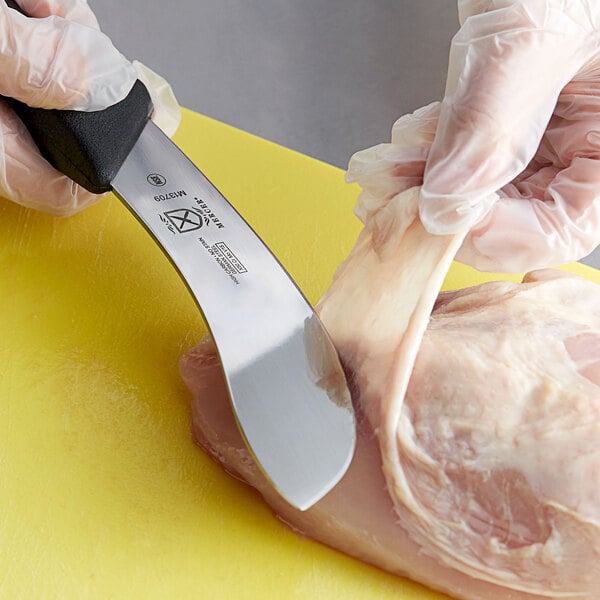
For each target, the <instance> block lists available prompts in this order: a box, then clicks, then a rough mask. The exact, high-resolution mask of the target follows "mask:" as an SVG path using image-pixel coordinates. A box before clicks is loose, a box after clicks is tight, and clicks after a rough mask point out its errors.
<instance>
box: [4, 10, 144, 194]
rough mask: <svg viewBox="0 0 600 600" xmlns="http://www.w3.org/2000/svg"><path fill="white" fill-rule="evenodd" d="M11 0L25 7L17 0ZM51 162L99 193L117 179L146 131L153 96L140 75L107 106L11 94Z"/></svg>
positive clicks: (17, 111) (34, 138) (10, 100)
mask: <svg viewBox="0 0 600 600" xmlns="http://www.w3.org/2000/svg"><path fill="white" fill-rule="evenodd" d="M7 5H8V6H9V7H10V8H14V9H15V10H18V11H19V12H21V13H22V12H23V11H22V10H21V9H20V8H19V7H18V6H17V5H16V4H15V3H14V2H13V1H12V0H7ZM6 101H7V102H8V103H9V105H10V106H11V108H12V109H13V110H14V111H15V112H16V113H17V115H18V116H19V118H20V119H21V120H22V121H23V123H24V124H25V126H26V127H27V129H29V132H30V133H31V136H32V137H33V140H34V141H35V143H36V144H37V146H38V148H39V149H40V152H41V153H42V155H43V156H44V158H45V159H46V160H48V162H50V164H51V165H52V166H53V167H55V168H56V169H58V170H59V171H61V172H62V173H64V174H65V175H67V176H68V177H70V178H71V179H72V180H73V181H75V182H76V183H78V184H79V185H81V186H83V187H84V188H85V189H87V190H89V191H90V192H92V193H94V194H101V193H103V192H108V191H110V190H111V182H112V180H113V179H114V177H115V175H116V174H117V173H118V171H119V169H120V168H121V165H122V164H123V162H124V161H125V159H126V158H127V155H128V154H129V152H130V151H131V149H132V148H133V146H134V144H135V142H136V141H137V139H138V137H139V136H140V134H141V133H142V130H143V128H144V126H145V125H146V123H147V121H148V119H149V118H150V114H151V113H152V100H151V99H150V94H149V93H148V90H147V89H146V87H145V86H144V84H143V83H142V82H141V81H139V80H137V81H136V82H135V84H134V86H133V87H132V89H131V91H130V92H129V94H128V95H127V96H126V97H125V98H124V99H123V100H121V101H120V102H118V103H117V104H114V105H113V106H109V107H108V108H106V109H104V110H99V111H94V112H83V111H76V110H46V109H42V108H32V107H30V106H27V105H26V104H23V103H22V102H19V101H17V100H14V99H12V98H6Z"/></svg>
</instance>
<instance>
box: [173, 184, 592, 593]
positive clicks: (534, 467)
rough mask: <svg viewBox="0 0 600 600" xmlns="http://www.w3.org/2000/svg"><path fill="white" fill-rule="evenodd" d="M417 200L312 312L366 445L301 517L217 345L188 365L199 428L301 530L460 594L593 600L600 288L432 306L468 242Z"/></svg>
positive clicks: (456, 294)
mask: <svg viewBox="0 0 600 600" xmlns="http://www.w3.org/2000/svg"><path fill="white" fill-rule="evenodd" d="M417 199H418V189H417V188H412V189H409V190H407V191H404V192H402V193H400V194H398V195H397V196H396V197H394V198H393V199H392V200H391V201H389V202H388V203H386V204H385V206H383V207H381V208H380V209H378V210H377V211H375V212H374V214H372V215H370V217H369V219H368V220H367V222H366V225H365V228H364V230H363V232H362V233H361V236H360V237H359V240H358V241H357V243H356V245H355V247H354V249H353V250H352V252H351V254H350V256H349V257H348V259H347V260H346V261H345V262H344V263H343V264H342V266H341V267H340V268H339V270H338V273H337V274H336V277H335V280H334V282H333V285H332V286H331V288H330V289H329V290H328V291H327V293H326V294H325V296H324V297H323V299H322V301H321V303H320V305H319V307H318V310H319V313H320V316H321V318H322V320H323V322H324V323H325V325H326V327H327V328H328V330H329V332H330V334H331V336H332V339H333V340H334V343H335V344H336V347H337V349H338V351H339V354H340V357H341V360H342V362H343V364H344V366H345V369H346V371H347V373H348V376H349V382H350V387H351V392H352V397H353V402H354V404H355V408H356V411H357V422H358V442H357V448H356V452H355V456H354V458H353V461H352V464H351V466H350V468H349V470H348V472H347V473H346V475H345V476H344V478H343V479H342V480H341V482H340V483H339V484H338V485H337V486H336V487H335V488H334V489H333V490H332V491H331V492H330V493H329V494H328V495H327V496H326V497H325V498H323V499H322V500H321V501H320V502H319V503H317V504H316V505H315V506H314V507H312V508H311V509H309V510H308V511H305V512H300V511H298V510H296V509H294V508H293V507H291V506H290V505H288V504H287V503H286V502H285V501H284V500H283V499H281V498H280V497H279V496H278V495H277V493H276V492H275V491H274V490H273V489H272V488H271V486H270V484H269V483H268V482H267V481H266V479H265V478H264V477H263V475H262V474H261V472H260V470H259V469H258V468H257V466H256V465H255V464H254V462H253V461H252V458H251V456H250V454H249V453H248V451H247V450H246V447H245V445H244V443H243V441H242V438H241V436H240V434H239V432H238V429H237V427H236V424H235V420H234V418H233V415H232V413H231V409H230V405H229V401H228V397H227V392H226V388H225V384H224V381H223V376H222V373H221V369H220V364H219V361H218V357H217V354H216V351H215V349H214V346H213V345H212V343H211V341H210V340H208V339H207V340H205V341H203V343H201V345H200V346H199V347H198V348H196V349H194V350H192V351H191V352H189V353H188V354H187V355H186V356H185V357H184V358H183V359H182V363H181V372H182V375H183V377H184V380H185V381H186V383H187V384H188V386H189V387H190V389H191V390H192V392H193V430H194V434H195V437H196V439H197V441H198V442H199V444H200V445H201V446H203V447H204V448H205V449H206V450H207V451H208V452H209V453H210V454H211V455H212V456H214V457H215V458H216V459H217V460H219V461H220V462H221V463H222V464H223V466H224V467H225V469H227V470H228V471H229V472H230V473H232V474H233V475H235V476H237V477H239V478H241V479H243V480H244V481H246V482H248V483H249V484H250V485H252V486H254V487H255V488H257V489H258V490H259V491H260V493H261V494H262V495H263V496H264V498H265V500H266V501H267V502H268V503H269V504H270V505H271V506H272V507H273V508H274V510H275V511H276V513H277V514H278V515H279V516H280V517H281V518H282V519H283V520H284V521H285V522H287V523H288V524H289V525H290V526H291V527H293V528H294V529H296V530H298V531H300V532H302V533H304V534H306V535H308V536H310V537H312V538H314V539H316V540H319V541H321V542H323V543H325V544H328V545H330V546H332V547H334V548H337V549H339V550H341V551H343V552H345V553H347V554H350V555H352V556H355V557H357V558H358V559H360V560H363V561H366V562H369V563H371V564H374V565H377V566H379V567H381V568H383V569H385V570H388V571H391V572H393V573H397V574H400V575H404V576H408V577H410V578H412V579H414V580H416V581H419V582H421V583H424V584H425V585H427V586H429V587H431V588H433V589H436V590H440V591H443V592H446V593H448V594H450V595H452V596H454V597H456V598H463V599H469V600H474V599H482V600H483V599H485V600H500V599H502V600H505V599H508V598H510V599H512V600H534V599H538V600H541V599H547V598H567V599H572V600H575V599H580V600H581V599H585V600H597V599H600V387H599V385H600V287H599V286H597V285H596V284H594V283H591V282H589V281H587V280H584V279H581V278H579V277H576V276H572V275H568V274H565V273H563V272H561V271H552V270H544V271H536V272H533V273H530V274H528V275H527V276H526V277H525V279H524V280H523V282H522V283H521V284H516V283H510V282H493V283H486V284H483V285H480V286H477V287H473V288H468V289H465V290H458V291H453V292H443V293H439V289H440V287H441V283H442V281H443V278H444V276H445V274H446V272H447V270H448V267H449V265H450V263H451V261H452V259H453V257H454V255H455V253H456V251H457V250H458V248H459V247H460V244H461V242H462V239H463V237H464V236H462V235H455V236H431V235H430V234H428V233H427V232H426V231H425V230H424V229H423V227H422V226H421V224H420V221H419V217H418V210H417Z"/></svg>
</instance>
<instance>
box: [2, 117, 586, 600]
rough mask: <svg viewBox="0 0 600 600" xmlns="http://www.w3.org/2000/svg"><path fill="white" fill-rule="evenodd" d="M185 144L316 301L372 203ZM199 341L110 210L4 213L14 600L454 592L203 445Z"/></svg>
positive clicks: (5, 451)
mask: <svg viewBox="0 0 600 600" xmlns="http://www.w3.org/2000/svg"><path fill="white" fill-rule="evenodd" d="M176 141H177V142H178V143H179V144H180V146H181V147H182V148H183V150H184V151H185V152H186V153H187V154H188V155H189V156H190V157H191V158H192V159H193V160H194V161H195V162H196V163H197V164H198V165H200V166H201V168H203V170H204V171H205V172H206V174H207V175H208V176H209V178H211V179H212V180H213V182H214V183H215V184H216V185H217V187H219V188H220V189H221V191H222V192H223V193H224V194H225V195H226V196H227V197H228V198H229V199H230V200H231V201H232V202H233V203H234V204H235V205H236V206H237V207H238V209H239V210H240V211H241V213H242V214H243V215H244V216H245V217H246V218H247V219H248V220H249V221H250V223H251V224H252V225H253V226H254V227H255V228H256V230H257V231H258V232H259V233H260V234H261V235H262V236H263V238H264V239H265V241H266V242H267V243H268V244H269V246H270V247H271V248H272V249H273V250H274V252H275V253H276V254H277V256H278V257H279V258H280V259H281V261H282V262H283V263H284V265H285V266H286V267H287V268H288V269H289V271H290V272H291V274H292V275H293V277H294V278H295V279H296V280H297V282H298V283H299V285H300V286H301V288H302V289H303V290H304V291H305V293H306V294H307V296H308V297H309V299H311V300H312V301H316V300H317V299H318V298H319V296H320V295H321V294H322V292H323V291H324V290H325V289H326V287H327V286H328V285H329V282H330V280H331V277H332V274H333V272H334V270H335V267H336V266H337V265H338V264H339V262H340V261H341V260H342V259H343V258H344V256H345V255H346V254H347V252H348V251H349V249H350V247H351V246H352V244H353V242H354V239H355V237H356V235H357V233H358V231H359V229H360V226H359V223H358V221H357V220H356V219H355V217H354V216H353V214H352V209H353V206H354V203H355V199H356V195H357V193H358V189H357V188H356V187H354V186H347V185H346V184H344V182H343V173H342V171H340V170H339V169H336V168H334V167H331V166H329V165H326V164H323V163H320V162H318V161H316V160H313V159H310V158H307V157H305V156H302V155H300V154H297V153H295V152H292V151H290V150H287V149H285V148H281V147H279V146H276V145H275V144H272V143H270V142H267V141H264V140H261V139H258V138H256V137H253V136H251V135H249V134H246V133H243V132H240V131H238V130H236V129H233V128H231V127H229V126H226V125H223V124H221V123H218V122H215V121H213V120H210V119H208V118H206V117H203V116H200V115H197V114H194V113H192V112H189V111H184V116H183V122H182V125H181V128H180V131H179V133H178V134H177V136H176ZM573 268H575V269H577V270H578V271H579V272H581V273H583V274H586V275H588V276H590V277H594V278H596V279H597V280H598V274H597V272H596V271H594V270H592V269H588V268H585V267H582V266H579V265H577V266H576V267H573ZM488 278H489V277H488ZM481 280H483V277H482V276H481V275H480V274H477V273H475V272H474V271H472V270H470V269H467V268H466V267H458V266H456V267H455V268H454V270H453V272H452V274H451V276H450V278H449V283H448V285H449V287H458V286H463V285H468V284H473V283H476V282H478V281H481ZM204 331H205V328H204V325H203V323H202V321H201V318H200V316H199V313H198V311H197V309H196V307H195V305H194V303H193V302H192V300H191V298H190V297H189V296H188V293H187V291H186V288H185V287H184V285H183V284H182V283H181V281H180V280H179V278H178V276H177V275H176V274H175V271H174V270H173V268H172V267H171V265H170V264H169V262H168V261H167V260H166V259H165V258H164V256H163V255H162V253H161V252H160V250H159V249H158V248H157V247H156V246H155V245H154V243H153V242H152V241H151V240H150V238H149V236H148V235H147V234H146V233H145V232H144V231H143V230H142V228H141V227H140V226H139V225H138V224H137V222H136V221H135V220H134V218H133V217H132V216H130V214H129V213H128V212H127V210H126V209H124V208H123V207H122V206H121V204H120V203H119V202H118V200H116V199H115V198H114V197H112V196H110V197H108V198H107V199H105V200H103V201H102V202H100V203H99V204H97V205H96V206H94V207H92V208H90V209H88V210H86V211H85V212H84V213H82V214H80V215H77V216H75V217H72V218H69V219H55V218H52V217H49V216H46V215H43V214H40V213H36V212H34V211H31V210H26V209H23V208H20V207H18V206H16V205H14V204H11V203H10V202H7V201H5V200H0V598H2V599H11V600H18V599H21V598H23V599H36V600H38V599H54V598H56V599H67V600H70V599H87V598H94V599H96V598H98V599H106V598H113V599H121V598H123V599H132V598H133V599H135V598H140V599H148V600H150V599H154V598H156V599H163V598H174V599H187V598H194V599H213V598H214V599H236V600H243V599H254V598H269V599H271V598H282V599H294V598H295V599H306V600H308V599H310V600H316V599H324V600H325V599H327V600H330V599H332V598H342V599H344V598H349V599H361V600H363V599H364V600H368V599H377V600H383V599H387V598H394V599H396V600H397V599H405V600H433V599H438V600H439V599H441V598H445V596H442V595H439V594H435V593H433V592H430V591H428V590H426V589H425V588H422V587H421V586H419V585H417V584H414V583H412V582H410V581H407V580H404V579H401V578H398V577H394V576H391V575H388V574H386V573H383V572H381V571H379V570H377V569H375V568H372V567H369V566H366V565H364V564H362V563H360V562H358V561H355V560H353V559H350V558H348V557H346V556H344V555H342V554H340V553H337V552H335V551H333V550H330V549H328V548H325V547H323V546H321V545H319V544H317V543H315V542H312V541H310V540H307V539H304V538H301V537H299V536H297V535H295V534H294V533H292V532H291V531H289V530H288V529H287V528H286V527H285V526H284V525H282V524H281V523H279V522H278V521H277V520H276V519H275V518H274V517H273V516H272V514H271V512H270V510H269V508H267V507H266V505H264V503H263V502H262V501H261V499H260V498H259V496H258V495H257V494H256V493H254V492H253V491H252V490H250V489H248V488H247V487H246V486H244V485H243V484H241V483H239V482H238V481H235V480H233V479H232V478H231V477H229V476H228V475H226V474H225V473H224V472H223V471H222V470H221V469H220V468H219V467H218V466H217V465H216V464H215V463H214V462H213V461H212V460H210V459H209V458H208V457H207V456H205V455H204V454H203V453H202V452H201V451H200V450H198V449H197V448H196V447H195V446H194V444H193V443H192V439H191V435H190V425H189V421H190V413H189V402H190V396H189V394H188V392H187V390H186V388H185V387H184V386H183V384H182V383H181V381H180V379H179V375H178V369H177V362H178V358H179V356H180V355H181V354H182V353H183V352H184V351H185V350H186V349H187V348H189V347H191V346H192V345H194V344H195V343H196V342H197V341H198V340H199V339H200V337H201V336H202V335H203V333H204Z"/></svg>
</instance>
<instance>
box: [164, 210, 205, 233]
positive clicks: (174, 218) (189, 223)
mask: <svg viewBox="0 0 600 600" xmlns="http://www.w3.org/2000/svg"><path fill="white" fill-rule="evenodd" d="M163 216H164V217H166V219H167V221H168V222H169V223H170V224H171V225H172V226H173V228H174V229H175V231H176V232H177V233H188V232H190V231H196V230H198V229H200V228H201V227H202V226H203V225H204V224H206V225H208V223H209V220H208V217H206V216H205V215H201V214H199V213H198V212H196V211H195V210H193V209H191V208H176V209H174V210H167V211H166V212H164V213H163ZM161 218H162V217H161ZM163 220H164V219H163Z"/></svg>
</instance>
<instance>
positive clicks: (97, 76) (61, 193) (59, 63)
mask: <svg viewBox="0 0 600 600" xmlns="http://www.w3.org/2000/svg"><path fill="white" fill-rule="evenodd" d="M19 5H20V6H21V8H22V9H23V11H24V12H25V13H26V14H28V15H30V16H31V17H37V18H35V19H30V18H27V17H24V16H23V15H21V14H19V13H18V12H17V11H14V10H12V9H9V8H8V7H7V6H6V4H5V3H4V2H3V1H2V0H0V73H1V74H2V75H1V76H0V94H1V95H4V96H10V97H13V98H16V99H18V100H21V101H22V102H25V103H27V104H29V105H31V106H37V107H41V108H60V109H76V110H84V111H93V110H101V109H103V108H106V107H107V106H110V105H112V104H114V103H116V102H118V101H119V100H122V99H123V98H124V97H125V96H126V95H127V94H128V92H129V90H130V89H131V87H132V85H133V83H134V81H135V79H136V78H140V79H141V80H142V81H143V82H144V83H145V84H146V86H147V87H148V89H149V91H150V94H151V96H152V100H153V102H154V107H155V111H154V114H153V116H152V118H153V120H154V121H155V122H156V123H157V124H158V126H159V127H161V128H162V129H163V130H164V131H165V133H167V134H168V135H172V134H173V133H174V132H175V130H176V129H177V125H178V124H179V120H180V112H179V107H178V105H177V101H176V100H175V97H174V95H173V93H172V91H171V88H170V87H169V86H168V84H167V83H166V82H165V81H164V80H163V79H162V78H160V77H159V76H158V75H156V74H155V73H153V72H152V71H150V70H149V69H147V68H146V67H144V66H143V65H141V64H140V63H133V64H132V63H130V62H129V61H127V60H126V59H125V57H123V56H122V55H121V54H120V53H119V52H118V51H117V50H116V49H115V47H114V46H113V45H112V43H111V41H110V40H109V39H108V37H106V36H105V35H104V34H103V33H101V32H100V30H99V28H98V21H97V20H96V17H95V16H94V14H93V12H92V11H91V9H90V8H89V6H88V5H87V3H86V2H85V0H19ZM0 195H1V196H3V197H5V198H8V199H9V200H13V201H15V202H18V203H19V204H22V205H24V206H28V207H31V208H36V209H39V210H43V211H45V212H48V213H51V214H54V215H60V216H64V215H70V214H73V213H75V212H77V211H79V210H81V209H82V208H84V207H86V206H89V205H90V204H92V203H94V202H96V201H97V200H98V199H99V198H101V197H102V196H98V195H95V194H91V193H90V192H88V191H86V190H85V189H83V188H81V187H80V186H78V185H77V184H75V183H73V182H72V181H71V180H70V179H68V178H67V177H65V176H64V175H62V174H61V173H59V172H58V171H56V170H55V169H54V168H53V167H51V166H50V165H49V164H48V162H46V160H45V159H44V158H42V156H41V155H40V154H39V152H38V150H37V147H36V146H35V144H34V142H33V140H32V139H31V137H30V135H29V133H28V132H27V130H26V129H25V127H24V125H23V124H22V123H21V121H20V120H19V119H18V118H17V117H16V115H15V114H14V113H13V112H12V110H11V109H10V108H9V107H8V105H7V104H6V103H5V102H0Z"/></svg>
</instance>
